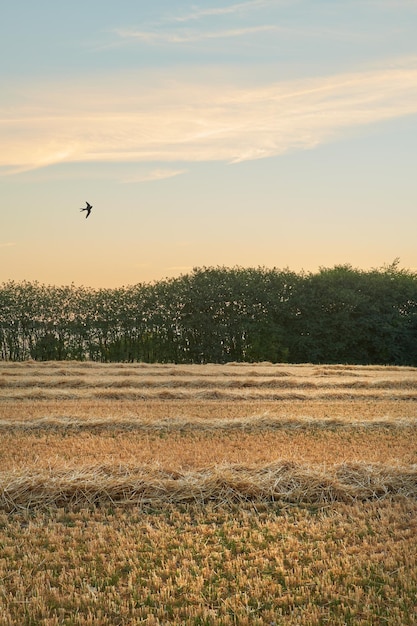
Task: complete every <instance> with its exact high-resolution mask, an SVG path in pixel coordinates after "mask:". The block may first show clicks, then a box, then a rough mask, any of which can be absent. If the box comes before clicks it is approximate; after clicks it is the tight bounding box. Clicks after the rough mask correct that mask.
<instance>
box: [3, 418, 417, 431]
mask: <svg viewBox="0 0 417 626" xmlns="http://www.w3.org/2000/svg"><path fill="white" fill-rule="evenodd" d="M405 429H406V430H410V431H411V432H413V431H417V417H416V418H390V417H384V418H373V419H367V420H352V419H343V418H331V417H328V418H321V419H319V418H313V417H294V418H293V417H274V416H270V415H254V416H248V417H242V418H233V419H230V418H224V419H222V418H187V417H167V418H162V419H152V418H129V417H118V418H111V417H109V418H99V417H88V418H85V419H77V418H72V417H66V416H55V417H43V418H37V419H24V420H10V419H8V420H0V432H10V433H13V432H26V433H42V432H55V433H67V432H90V433H105V432H144V433H176V432H181V433H187V432H219V431H221V432H224V433H227V432H232V431H242V432H250V433H253V432H262V431H276V430H285V431H294V430H303V431H311V430H327V431H329V430H332V431H340V430H344V431H354V430H364V431H366V432H369V431H375V430H395V431H399V430H405ZM413 434H416V433H415V432H413Z"/></svg>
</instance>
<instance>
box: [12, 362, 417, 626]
mask: <svg viewBox="0 0 417 626" xmlns="http://www.w3.org/2000/svg"><path fill="white" fill-rule="evenodd" d="M416 407H417V369H415V368H400V367H379V366H378V367H377V366H343V365H334V366H325V365H322V366H315V365H287V364H282V365H272V364H269V363H260V364H237V363H231V364H228V365H201V366H199V365H193V366H191V365H190V366H185V365H148V364H96V363H76V362H68V363H66V362H46V363H35V362H27V363H1V364H0V438H1V442H2V445H1V447H0V547H1V550H0V581H1V582H0V623H1V624H5V625H9V624H10V625H11V624H19V625H20V624H22V625H25V624H28V625H29V624H45V625H47V626H49V625H51V626H52V625H55V624H74V625H75V624H80V625H81V624H86V625H87V624H96V625H99V624H103V625H107V624H108V625H112V624H116V625H117V624H126V625H127V624H195V625H206V626H208V625H213V626H217V625H220V626H221V625H229V624H242V625H244V624H248V625H250V624H255V625H263V624H270V625H272V624H275V625H277V626H278V625H280V624H283V625H287V624H301V625H305V626H315V625H317V626H318V625H321V624H332V625H339V624H340V625H342V624H352V625H356V624H375V625H380V624H395V625H398V626H402V625H407V624H410V625H414V624H416V623H417V600H416V598H417V567H416V565H417V558H416V555H417V438H416V433H417V411H416Z"/></svg>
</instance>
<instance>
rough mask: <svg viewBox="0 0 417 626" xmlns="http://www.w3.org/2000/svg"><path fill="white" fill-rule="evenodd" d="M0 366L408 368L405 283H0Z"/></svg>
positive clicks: (279, 278)
mask: <svg viewBox="0 0 417 626" xmlns="http://www.w3.org/2000/svg"><path fill="white" fill-rule="evenodd" d="M0 358H1V359H3V360H13V361H23V360H26V359H35V360H55V359H56V360H65V359H77V360H93V361H101V362H111V361H126V362H134V361H143V362H149V363H151V362H161V363H167V362H172V363H226V362H230V361H249V362H256V361H271V362H290V363H302V362H310V363H350V364H370V363H374V364H392V365H415V366H417V274H415V273H413V272H411V271H409V270H404V269H399V267H398V261H397V260H396V261H394V262H393V263H392V264H391V265H389V266H385V267H383V268H378V269H373V270H369V271H364V270H359V269H355V268H352V267H351V266H350V265H338V266H335V267H333V268H321V269H320V270H319V271H318V272H315V273H305V272H301V273H296V272H292V271H290V270H289V269H285V270H278V269H276V268H274V269H265V268H241V267H235V268H225V267H215V268H212V267H209V268H196V269H194V270H193V271H192V272H191V273H190V274H187V275H183V276H180V277H178V278H172V279H165V280H161V281H158V282H155V283H143V284H138V285H133V286H128V287H121V288H117V289H90V288H86V287H76V286H74V285H70V286H62V287H57V286H50V285H43V284H40V283H38V282H14V281H8V282H6V283H3V284H2V285H0Z"/></svg>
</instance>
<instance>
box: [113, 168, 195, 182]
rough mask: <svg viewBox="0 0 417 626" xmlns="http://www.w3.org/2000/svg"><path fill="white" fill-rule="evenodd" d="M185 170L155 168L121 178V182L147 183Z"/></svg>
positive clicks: (172, 176) (176, 174)
mask: <svg viewBox="0 0 417 626" xmlns="http://www.w3.org/2000/svg"><path fill="white" fill-rule="evenodd" d="M186 172H187V170H185V169H181V170H172V169H171V170H170V169H156V170H151V171H150V172H144V173H141V174H137V175H134V176H130V177H128V178H125V179H123V180H122V182H123V183H149V182H153V181H156V180H163V179H164V178H174V177H175V176H180V175H181V174H185V173H186Z"/></svg>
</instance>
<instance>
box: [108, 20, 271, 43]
mask: <svg viewBox="0 0 417 626" xmlns="http://www.w3.org/2000/svg"><path fill="white" fill-rule="evenodd" d="M277 30H279V29H278V27H277V26H274V25H273V24H265V25H260V26H248V27H246V28H231V29H229V30H214V31H197V30H194V31H193V30H187V31H178V32H162V31H160V32H158V31H150V30H149V31H147V30H117V31H116V34H117V35H118V36H119V37H121V38H122V39H130V40H137V41H143V42H145V43H149V44H152V43H193V42H198V41H204V40H207V39H230V38H232V37H243V36H245V35H253V34H256V33H263V32H266V31H277Z"/></svg>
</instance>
